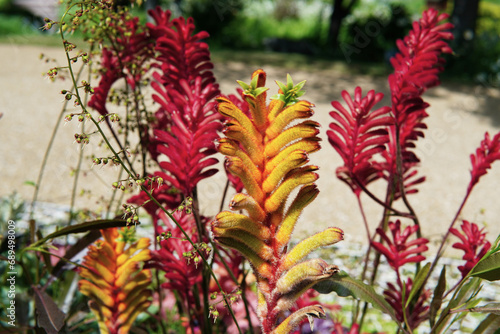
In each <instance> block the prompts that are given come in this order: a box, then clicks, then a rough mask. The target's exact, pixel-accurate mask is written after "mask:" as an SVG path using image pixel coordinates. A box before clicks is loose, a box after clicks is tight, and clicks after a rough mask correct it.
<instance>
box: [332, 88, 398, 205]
mask: <svg viewBox="0 0 500 334" xmlns="http://www.w3.org/2000/svg"><path fill="white" fill-rule="evenodd" d="M383 96H384V95H383V94H382V93H377V94H375V91H373V90H371V91H369V92H368V94H367V95H366V96H364V97H363V96H362V92H361V88H360V87H356V89H355V90H354V100H353V99H352V98H351V96H350V95H349V93H347V92H346V91H342V97H343V99H344V101H345V103H346V104H347V106H348V109H345V108H344V107H343V106H342V105H341V104H340V103H339V102H338V101H333V102H332V106H333V108H334V109H335V110H334V111H332V112H330V116H331V117H333V119H334V120H335V121H334V122H332V123H330V130H329V131H327V135H328V141H329V142H330V144H331V145H332V146H333V148H335V150H336V151H337V153H338V154H339V155H340V156H341V157H342V159H343V161H344V165H343V166H342V167H339V168H338V169H337V177H338V178H339V179H341V180H342V181H344V182H346V183H347V184H348V185H349V186H350V187H351V189H352V190H353V192H354V193H355V194H356V195H357V196H359V195H360V194H361V189H360V186H361V187H366V186H367V185H368V184H369V183H370V182H372V181H375V180H376V179H378V178H379V177H380V171H379V167H378V165H377V163H376V162H375V161H374V160H373V156H374V155H375V154H377V153H380V152H382V151H384V150H385V144H387V142H388V141H389V137H388V135H387V127H388V126H390V125H391V124H392V123H393V120H392V118H391V117H390V116H389V111H390V108H389V107H381V108H378V109H376V110H372V108H373V107H374V105H375V104H377V103H378V102H379V101H380V100H382V98H383Z"/></svg>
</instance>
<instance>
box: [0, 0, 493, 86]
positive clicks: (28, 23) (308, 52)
mask: <svg viewBox="0 0 500 334" xmlns="http://www.w3.org/2000/svg"><path fill="white" fill-rule="evenodd" d="M117 2H118V3H119V4H120V5H129V6H130V5H131V2H132V6H133V11H134V13H135V14H136V15H139V16H140V17H141V19H142V20H144V21H146V20H147V10H148V9H150V8H153V7H155V6H157V5H159V6H162V7H163V8H169V9H171V10H172V11H173V12H174V14H176V15H183V16H185V17H189V16H191V17H193V18H194V20H195V23H196V26H197V28H198V29H199V30H206V31H208V32H209V33H210V41H209V44H210V47H211V50H212V52H213V53H214V57H215V58H217V56H219V57H227V56H229V55H230V57H231V58H232V59H238V58H241V59H242V60H244V59H250V58H251V59H254V61H256V62H261V61H262V59H261V58H260V57H259V53H261V52H264V53H265V54H264V56H266V55H267V56H269V54H270V52H273V53H283V54H289V55H290V54H291V55H292V58H291V60H288V61H293V60H294V59H296V58H293V57H297V56H296V55H301V56H304V57H308V58H312V59H314V60H322V61H336V62H340V63H346V64H350V65H351V66H350V67H351V68H356V66H353V65H359V67H360V69H361V70H363V71H365V70H368V71H370V72H372V73H373V74H377V73H379V74H384V75H385V74H386V73H385V71H390V69H389V66H388V60H389V59H390V57H391V56H392V55H393V54H394V53H395V51H396V50H395V41H396V40H397V39H398V38H402V37H403V36H405V34H406V33H407V32H408V30H409V29H410V27H411V23H412V22H413V21H414V20H415V19H417V18H418V17H419V16H420V14H421V12H422V11H423V10H424V9H426V8H428V7H434V8H437V9H438V10H440V11H443V12H447V13H449V14H450V15H451V21H452V22H453V23H454V24H455V30H454V31H453V33H454V36H455V41H454V42H453V44H454V45H453V49H454V50H455V52H456V54H455V55H454V56H450V57H449V59H448V62H447V67H448V68H447V72H446V73H447V74H446V75H448V76H452V77H453V78H455V79H461V80H466V81H469V80H472V81H476V82H480V83H483V84H488V85H490V86H491V85H495V86H498V84H499V83H500V0H416V1H401V0H400V1H397V0H382V1H375V0H254V1H244V0H147V1H129V0H120V1H117ZM58 3H59V1H58V0H0V42H4V43H5V42H15V43H28V44H33V43H36V44H49V45H50V44H51V43H58V40H57V38H51V36H50V34H53V33H54V31H50V32H42V31H41V30H40V29H39V28H40V27H41V26H42V25H43V24H44V23H43V18H44V17H49V18H51V19H53V20H57V18H58V17H59V16H60V14H61V13H62V10H63V7H64V6H63V5H59V4H58ZM53 30H54V29H53ZM229 51H230V52H229ZM239 51H240V52H239ZM249 51H252V52H253V55H254V56H253V57H249V56H248V52H249ZM228 52H229V55H228V54H227V53H228ZM286 58H288V57H286ZM266 59H267V60H268V61H271V62H272V61H273V59H275V61H278V62H281V63H282V62H283V61H284V60H283V57H281V58H280V57H279V56H275V57H274V58H272V57H267V58H266ZM302 59H303V58H299V61H301V60H302ZM285 61H287V59H285ZM353 62H354V64H351V63H353ZM384 66H386V67H384Z"/></svg>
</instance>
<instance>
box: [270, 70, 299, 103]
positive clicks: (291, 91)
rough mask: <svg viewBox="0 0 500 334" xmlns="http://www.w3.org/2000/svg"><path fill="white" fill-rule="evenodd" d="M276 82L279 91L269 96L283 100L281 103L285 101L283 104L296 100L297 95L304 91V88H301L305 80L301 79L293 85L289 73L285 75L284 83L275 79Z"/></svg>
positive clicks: (297, 98)
mask: <svg viewBox="0 0 500 334" xmlns="http://www.w3.org/2000/svg"><path fill="white" fill-rule="evenodd" d="M276 84H278V87H279V88H280V91H281V93H280V94H276V95H273V96H272V97H271V98H272V99H277V100H280V101H283V103H285V106H289V105H292V104H294V103H296V102H298V100H299V97H301V96H302V95H304V94H305V93H306V92H305V91H304V90H302V88H303V87H304V85H305V84H306V80H303V81H301V82H299V83H298V84H297V85H295V86H294V85H293V80H292V77H291V76H290V74H287V75H286V85H285V84H284V83H282V82H280V81H276Z"/></svg>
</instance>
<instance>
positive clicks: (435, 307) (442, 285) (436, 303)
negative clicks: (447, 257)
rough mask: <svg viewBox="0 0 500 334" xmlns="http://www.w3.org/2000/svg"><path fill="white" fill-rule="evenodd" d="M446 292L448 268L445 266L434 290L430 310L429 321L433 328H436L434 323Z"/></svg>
mask: <svg viewBox="0 0 500 334" xmlns="http://www.w3.org/2000/svg"><path fill="white" fill-rule="evenodd" d="M445 290H446V267H445V266H443V269H442V270H441V274H440V275H439V280H438V284H437V285H436V288H435V289H434V296H433V297H432V301H431V306H430V309H429V321H430V323H431V327H433V326H434V323H435V322H436V316H437V313H438V311H439V310H440V309H441V305H442V304H443V295H444V291H445Z"/></svg>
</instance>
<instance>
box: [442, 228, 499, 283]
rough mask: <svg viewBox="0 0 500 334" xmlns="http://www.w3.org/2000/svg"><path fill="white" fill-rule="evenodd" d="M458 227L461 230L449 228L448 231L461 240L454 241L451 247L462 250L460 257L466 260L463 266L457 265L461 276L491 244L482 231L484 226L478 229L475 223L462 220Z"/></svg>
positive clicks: (467, 271) (479, 258)
mask: <svg viewBox="0 0 500 334" xmlns="http://www.w3.org/2000/svg"><path fill="white" fill-rule="evenodd" d="M460 228H461V229H462V232H460V231H459V230H458V229H456V228H451V229H450V232H451V233H452V234H454V235H455V236H457V237H458V238H459V239H460V241H461V242H456V243H454V244H453V245H452V247H453V248H457V249H461V250H463V251H464V256H463V258H462V259H464V260H466V262H465V264H464V265H463V266H458V270H460V272H461V273H462V277H465V276H467V274H468V273H469V272H470V271H471V270H472V268H474V266H475V265H476V264H477V263H478V262H479V260H481V258H482V257H483V256H484V255H485V254H486V253H487V252H488V250H489V249H490V247H491V244H490V242H489V241H488V240H486V232H483V230H484V228H483V229H479V227H478V226H477V225H476V224H475V223H469V222H468V221H467V220H464V221H462V225H461V226H460ZM481 246H482V248H481Z"/></svg>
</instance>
